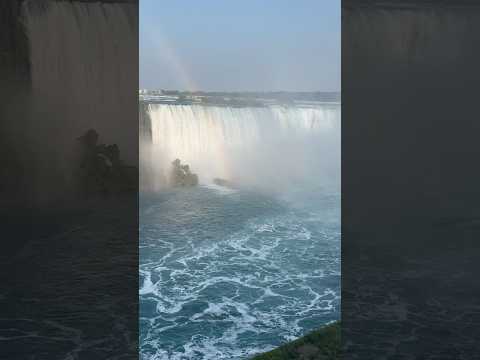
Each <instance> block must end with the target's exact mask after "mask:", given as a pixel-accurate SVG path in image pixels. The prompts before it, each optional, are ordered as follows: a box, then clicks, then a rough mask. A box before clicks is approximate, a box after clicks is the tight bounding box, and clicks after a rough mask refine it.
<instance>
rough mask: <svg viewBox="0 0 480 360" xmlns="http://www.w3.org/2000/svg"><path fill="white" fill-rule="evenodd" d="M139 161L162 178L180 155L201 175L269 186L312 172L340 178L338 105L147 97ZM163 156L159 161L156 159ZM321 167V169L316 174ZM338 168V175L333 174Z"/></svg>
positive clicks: (206, 179)
mask: <svg viewBox="0 0 480 360" xmlns="http://www.w3.org/2000/svg"><path fill="white" fill-rule="evenodd" d="M145 111H146V112H147V113H148V114H147V117H148V118H149V121H147V122H145V123H144V126H149V127H150V129H149V131H144V130H143V131H142V130H141V133H145V134H148V136H151V138H147V139H146V140H145V141H144V143H147V144H151V146H149V147H146V148H145V150H144V152H143V154H144V155H145V156H144V158H147V159H148V160H146V163H145V164H144V166H145V167H146V168H147V169H150V171H149V172H150V173H155V172H154V171H152V170H151V169H152V168H157V169H160V168H161V170H159V172H156V173H155V174H154V175H153V177H154V178H153V182H154V183H156V184H157V187H158V186H161V185H162V182H163V184H164V183H165V177H166V176H165V173H166V172H167V171H168V169H169V165H170V162H171V161H173V160H174V159H175V158H179V159H181V160H182V161H184V162H185V163H187V164H189V165H190V167H191V168H192V169H193V170H194V171H195V172H197V173H198V174H199V176H200V182H202V183H209V182H211V181H212V179H213V178H223V179H227V180H230V181H234V182H238V183H243V184H245V185H257V186H261V187H262V186H263V187H269V188H270V189H275V188H276V187H277V186H280V187H281V186H287V185H289V184H290V183H291V182H292V181H296V180H299V179H300V178H301V179H306V178H309V177H312V176H316V181H317V183H318V182H325V181H327V179H328V182H329V183H330V184H329V185H332V182H333V181H338V180H339V177H338V175H339V168H338V164H339V156H340V153H339V141H340V121H339V120H340V107H339V105H338V104H323V105H316V106H310V107H295V106H290V107H283V106H266V107H227V106H223V107H222V106H202V105H169V104H150V105H148V106H146V108H145ZM162 163H163V167H162V166H161V165H160V164H162ZM322 172H323V174H322ZM335 173H337V174H335Z"/></svg>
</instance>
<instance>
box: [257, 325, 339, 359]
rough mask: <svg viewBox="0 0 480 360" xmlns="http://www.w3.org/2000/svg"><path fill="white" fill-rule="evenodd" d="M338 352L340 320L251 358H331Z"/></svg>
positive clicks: (337, 356)
mask: <svg viewBox="0 0 480 360" xmlns="http://www.w3.org/2000/svg"><path fill="white" fill-rule="evenodd" d="M339 354H340V322H335V323H332V324H330V325H327V326H325V327H323V328H321V329H319V330H316V331H312V332H311V333H309V334H307V335H305V336H304V337H301V338H299V339H297V340H295V341H292V342H289V343H287V344H285V345H282V346H280V347H278V348H276V349H274V350H272V351H269V352H267V353H264V354H260V355H257V356H255V357H253V358H252V360H293V359H299V360H317V359H318V360H333V359H338V358H339Z"/></svg>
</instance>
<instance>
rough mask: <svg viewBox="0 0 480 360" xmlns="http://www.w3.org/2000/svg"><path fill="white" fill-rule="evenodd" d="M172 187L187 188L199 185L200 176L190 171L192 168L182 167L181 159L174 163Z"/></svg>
mask: <svg viewBox="0 0 480 360" xmlns="http://www.w3.org/2000/svg"><path fill="white" fill-rule="evenodd" d="M171 181H172V185H173V186H175V187H187V186H196V185H198V176H197V174H194V173H192V172H191V171H190V166H188V165H182V163H181V161H180V159H175V160H174V161H173V162H172V174H171Z"/></svg>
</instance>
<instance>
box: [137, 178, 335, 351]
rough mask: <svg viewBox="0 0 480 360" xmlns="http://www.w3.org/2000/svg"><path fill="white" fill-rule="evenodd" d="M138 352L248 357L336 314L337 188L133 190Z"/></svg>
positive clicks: (324, 321) (313, 327) (297, 334)
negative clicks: (137, 218)
mask: <svg viewBox="0 0 480 360" xmlns="http://www.w3.org/2000/svg"><path fill="white" fill-rule="evenodd" d="M140 287H141V288H140V351H141V358H142V359H198V360H200V359H248V358H249V357H250V356H251V355H253V354H255V353H257V352H261V351H266V350H269V349H272V348H273V347H275V346H277V345H279V344H281V343H283V342H285V341H288V340H292V339H294V338H295V337H298V336H301V335H303V334H304V333H306V332H308V331H310V330H313V329H316V328H318V327H320V326H321V325H322V324H325V323H327V322H329V321H332V320H336V319H338V318H339V316H340V314H339V305H340V197H339V195H338V194H332V193H326V192H325V191H324V190H322V189H314V190H313V191H312V190H310V191H308V192H304V193H302V192H296V193H291V194H288V195H285V194H284V195H282V196H279V195H266V194H262V193H258V192H255V191H249V190H232V189H228V188H223V187H219V186H216V185H210V186H208V185H207V186H200V187H197V188H190V189H173V190H168V191H164V192H162V193H158V194H155V195H148V196H147V195H144V196H142V197H141V199H140Z"/></svg>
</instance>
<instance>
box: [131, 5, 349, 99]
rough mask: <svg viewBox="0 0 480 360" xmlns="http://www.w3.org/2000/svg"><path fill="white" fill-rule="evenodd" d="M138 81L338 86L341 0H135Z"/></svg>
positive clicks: (192, 85)
mask: <svg viewBox="0 0 480 360" xmlns="http://www.w3.org/2000/svg"><path fill="white" fill-rule="evenodd" d="M140 88H148V89H179V90H207V91H213V90H218V91H235V90H251V91H263V90H266V91H268V90H291V91H294V90H296V91H314V90H319V91H338V90H340V0H168V1H160V0H141V1H140Z"/></svg>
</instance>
